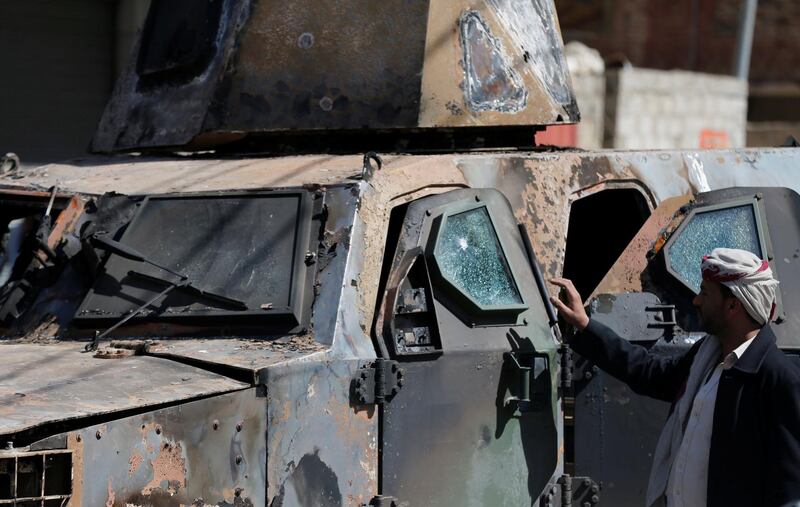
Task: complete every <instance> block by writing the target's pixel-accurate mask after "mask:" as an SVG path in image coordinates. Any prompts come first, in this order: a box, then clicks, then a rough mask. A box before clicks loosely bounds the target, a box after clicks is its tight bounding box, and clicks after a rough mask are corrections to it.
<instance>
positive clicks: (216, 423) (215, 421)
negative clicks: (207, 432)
mask: <svg viewBox="0 0 800 507" xmlns="http://www.w3.org/2000/svg"><path fill="white" fill-rule="evenodd" d="M211 427H212V428H214V430H215V431H216V430H218V429H219V421H218V420H216V419H214V422H213V423H211Z"/></svg>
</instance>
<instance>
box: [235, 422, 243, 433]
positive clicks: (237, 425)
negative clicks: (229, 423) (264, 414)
mask: <svg viewBox="0 0 800 507" xmlns="http://www.w3.org/2000/svg"><path fill="white" fill-rule="evenodd" d="M236 431H242V423H241V422H238V423H236Z"/></svg>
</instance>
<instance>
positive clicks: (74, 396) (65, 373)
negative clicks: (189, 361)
mask: <svg viewBox="0 0 800 507" xmlns="http://www.w3.org/2000/svg"><path fill="white" fill-rule="evenodd" d="M0 355H2V357H3V362H4V364H5V367H4V369H3V372H2V374H0V434H3V435H13V434H15V433H19V432H22V431H24V430H32V429H34V428H36V427H38V426H41V425H44V424H48V423H54V422H63V421H67V420H71V419H77V418H82V417H89V416H97V415H102V414H109V413H112V412H119V411H123V410H127V409H132V408H141V407H146V406H152V405H159V404H162V403H170V402H175V401H179V400H188V399H191V398H196V397H200V396H207V395H210V394H216V393H224V392H228V391H235V390H238V389H243V388H245V387H247V386H246V385H245V384H242V383H240V382H236V381H234V380H231V379H228V378H225V377H223V376H220V375H216V374H213V373H210V372H208V371H204V370H201V369H199V368H194V367H191V366H186V365H182V364H177V363H175V362H172V361H168V360H166V359H160V358H154V357H143V356H133V357H126V358H124V359H119V360H103V359H98V358H95V357H93V356H92V355H90V354H86V353H83V343H70V342H61V343H57V344H48V345H15V344H0Z"/></svg>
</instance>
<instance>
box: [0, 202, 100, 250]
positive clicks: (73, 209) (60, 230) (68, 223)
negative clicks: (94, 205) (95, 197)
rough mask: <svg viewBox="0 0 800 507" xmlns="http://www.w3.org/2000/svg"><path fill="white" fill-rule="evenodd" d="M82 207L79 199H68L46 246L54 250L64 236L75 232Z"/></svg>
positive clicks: (83, 203) (82, 203)
mask: <svg viewBox="0 0 800 507" xmlns="http://www.w3.org/2000/svg"><path fill="white" fill-rule="evenodd" d="M0 195H2V191H0ZM84 206H85V202H84V200H83V199H81V198H80V197H78V196H73V197H72V198H70V200H69V202H68V203H67V205H66V207H65V208H64V209H63V210H61V213H59V215H58V218H56V220H55V223H54V224H53V229H52V231H51V232H50V236H48V238H47V246H49V247H50V248H56V246H58V244H59V243H60V242H61V241H62V240H63V239H64V236H65V235H67V234H71V233H73V232H74V231H75V226H76V225H77V224H78V222H79V220H80V218H81V215H82V214H83V208H84Z"/></svg>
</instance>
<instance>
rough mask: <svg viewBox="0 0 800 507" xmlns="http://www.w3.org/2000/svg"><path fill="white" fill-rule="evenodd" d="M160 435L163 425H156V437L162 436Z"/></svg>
mask: <svg viewBox="0 0 800 507" xmlns="http://www.w3.org/2000/svg"><path fill="white" fill-rule="evenodd" d="M160 434H161V425H160V424H157V425H156V435H160Z"/></svg>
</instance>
